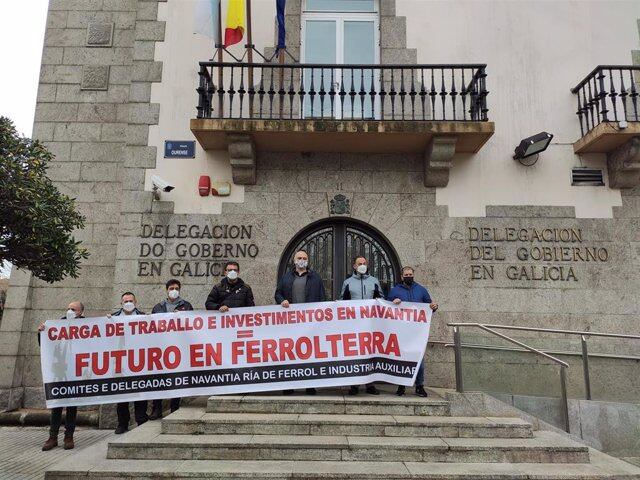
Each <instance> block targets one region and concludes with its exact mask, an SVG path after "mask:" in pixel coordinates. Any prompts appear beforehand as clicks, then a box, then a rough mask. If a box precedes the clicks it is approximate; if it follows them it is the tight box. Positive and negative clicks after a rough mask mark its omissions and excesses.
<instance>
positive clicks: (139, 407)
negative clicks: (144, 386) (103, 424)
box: [116, 400, 149, 427]
mask: <svg viewBox="0 0 640 480" xmlns="http://www.w3.org/2000/svg"><path fill="white" fill-rule="evenodd" d="M116 412H117V414H118V425H120V426H122V427H127V426H128V425H129V420H131V414H130V413H129V402H121V403H118V406H117V408H116ZM133 415H134V418H135V419H136V423H137V424H138V425H142V424H143V423H144V422H146V421H147V420H149V417H148V416H147V401H146V400H138V401H137V402H133Z"/></svg>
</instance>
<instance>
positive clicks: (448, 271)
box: [116, 153, 640, 396]
mask: <svg viewBox="0 0 640 480" xmlns="http://www.w3.org/2000/svg"><path fill="white" fill-rule="evenodd" d="M421 165H422V164H421V159H420V158H419V157H418V156H403V155H368V156H367V155H353V154H304V155H299V154H282V153H261V154H259V155H258V169H257V183H256V185H253V186H246V187H245V201H244V203H241V204H231V203H229V204H224V206H223V212H222V214H221V215H215V216H208V215H172V214H169V213H145V214H143V215H142V220H141V221H142V224H143V225H147V226H148V227H145V228H146V230H143V228H142V227H141V228H140V229H138V230H137V231H135V230H131V231H130V233H129V235H130V236H129V237H126V238H124V237H121V242H122V245H123V248H122V253H123V254H125V256H123V258H118V261H117V267H116V269H117V272H118V275H119V276H118V278H119V279H120V281H121V282H122V283H120V284H119V285H118V288H119V290H125V289H135V290H136V292H137V293H138V294H139V296H140V298H141V300H142V302H143V305H144V307H145V308H147V309H148V308H150V307H151V305H152V304H153V303H154V302H156V301H157V300H158V299H159V298H161V296H162V295H163V286H162V281H163V280H164V279H166V278H168V277H172V276H178V278H180V279H181V280H182V281H183V283H184V287H183V294H184V296H185V297H186V298H187V299H189V300H190V301H191V302H192V303H193V304H194V306H196V308H202V307H203V305H204V300H205V298H206V294H207V293H208V290H209V289H210V288H211V285H212V284H213V283H214V282H215V281H217V278H215V277H211V276H208V277H207V276H196V275H200V274H202V273H203V272H204V271H205V270H206V264H207V262H215V261H216V259H215V258H211V257H207V256H206V255H205V256H202V254H200V256H191V255H189V254H188V253H186V254H185V252H188V247H189V245H192V244H194V245H196V250H198V251H199V252H202V251H203V250H202V248H201V246H202V245H205V244H212V243H225V242H232V243H233V242H236V241H241V242H245V243H248V244H255V245H256V246H257V249H258V252H259V253H258V254H257V256H255V258H249V257H239V258H238V259H239V260H240V264H241V276H242V277H243V278H244V279H245V280H246V281H247V282H248V283H250V284H251V285H252V287H253V289H254V291H255V294H256V300H257V302H258V303H262V304H267V303H272V302H273V291H274V288H275V283H276V276H277V268H278V263H279V261H280V257H281V254H282V252H283V250H284V248H285V246H286V245H287V243H288V242H289V241H290V240H291V239H292V238H293V237H294V236H295V235H296V234H297V233H298V232H299V231H300V230H302V229H303V228H305V227H306V226H307V225H309V224H310V223H312V222H314V221H317V220H321V219H324V218H327V217H330V213H329V202H330V200H331V199H332V198H333V197H334V196H335V195H336V194H338V193H339V194H342V195H344V196H345V197H346V198H347V199H348V200H349V203H350V206H351V211H350V215H349V216H350V217H351V218H354V219H357V220H360V221H363V222H366V223H368V224H370V225H371V226H373V227H374V228H376V229H378V230H379V231H381V232H382V233H383V234H384V235H385V236H386V237H387V238H388V239H389V241H390V242H391V244H392V245H393V246H394V247H395V249H396V251H397V252H398V255H399V257H400V261H401V263H402V264H408V265H415V266H416V277H417V279H418V281H419V282H421V283H424V284H425V285H427V286H428V287H429V289H430V291H431V293H432V294H433V297H434V298H435V299H436V300H437V301H438V302H439V303H440V305H441V308H440V311H439V312H438V314H437V315H436V316H435V320H434V324H433V327H432V328H433V329H432V337H431V338H432V340H434V341H451V339H452V337H451V330H450V328H449V327H447V325H446V324H447V322H483V323H495V324H507V325H525V326H539V327H547V328H565V329H573V330H591V331H604V332H623V333H637V332H638V320H639V319H640V318H639V314H640V310H639V305H638V301H637V299H638V297H637V292H638V291H640V278H639V276H638V275H637V268H638V264H639V262H640V249H639V248H640V229H639V227H640V205H639V204H638V201H637V200H638V198H639V196H638V191H637V189H636V190H633V191H629V192H626V193H625V196H624V202H623V205H622V207H619V208H617V209H616V211H615V217H614V218H613V219H581V218H576V217H575V213H574V210H573V208H570V207H526V206H502V207H501V206H494V207H489V208H488V209H487V216H486V217H484V218H464V217H459V218H451V217H449V216H448V214H447V208H446V207H442V206H438V205H436V203H435V189H429V188H425V187H424V185H423V184H422V173H421ZM158 225H159V226H162V227H156V228H160V229H158V230H156V233H157V235H151V233H150V232H151V231H152V228H153V227H152V226H158ZM179 225H187V226H189V225H197V226H199V229H200V230H202V229H203V228H204V226H206V225H208V226H209V228H213V227H214V226H225V225H232V226H245V227H250V228H251V237H250V238H245V239H242V240H234V239H228V238H227V239H224V238H223V239H217V240H216V239H214V240H212V239H206V238H205V239H188V238H187V239H185V238H182V239H180V238H175V236H176V232H178V229H179ZM167 226H168V229H169V230H168V231H167V230H165V228H167ZM514 232H515V233H514ZM519 232H520V233H519ZM512 235H515V236H513V237H511V238H507V237H509V236H512ZM518 235H520V237H518ZM525 235H526V237H525ZM154 236H155V237H157V238H153V237H154ZM167 237H174V238H167ZM142 245H145V246H142ZM179 245H181V246H179ZM185 245H186V247H185ZM199 246H200V247H199ZM141 249H142V250H141ZM154 249H155V250H156V253H158V255H154V254H153V252H152V250H154ZM545 249H546V250H545ZM563 249H564V250H563ZM150 251H151V253H149V254H147V252H150ZM194 251H195V250H194ZM141 252H144V253H145V255H144V256H141V255H140V254H141ZM545 255H547V256H548V255H552V256H551V257H545ZM218 260H219V259H218ZM141 263H142V264H143V267H141ZM187 263H190V264H191V267H190V269H189V271H188V272H187V273H186V274H184V275H182V274H183V273H184V271H185V265H186V264H187ZM151 264H153V265H155V267H154V268H155V270H154V269H153V268H152V267H151ZM196 264H200V267H195V265H196ZM141 268H142V269H141ZM197 268H200V270H197ZM523 269H524V270H523ZM158 272H160V274H158ZM545 272H546V273H545ZM141 273H142V275H141ZM513 335H514V336H516V337H517V338H521V339H526V341H527V342H529V343H531V344H532V345H533V346H536V347H543V348H554V349H556V350H571V351H576V352H579V351H580V344H579V338H575V339H571V338H558V337H556V336H546V337H545V336H540V335H539V334H528V335H527V334H519V335H518V334H513ZM465 338H466V339H468V340H469V341H471V340H474V341H481V342H486V341H487V339H486V338H483V337H482V336H478V335H477V333H475V334H474V337H473V338H471V337H469V336H467V337H465ZM493 343H496V342H495V340H494V341H493ZM498 345H502V346H505V345H506V344H504V343H498ZM590 345H591V348H592V350H591V351H592V352H593V353H614V352H617V353H628V354H634V353H635V352H636V351H637V343H636V344H634V343H633V342H624V341H619V342H615V343H614V342H611V341H600V342H598V341H597V339H591V340H590ZM474 355H475V360H474V363H475V364H476V367H477V368H475V369H470V370H469V371H468V372H466V373H467V375H476V376H478V377H480V378H482V377H485V378H486V377H488V378H489V379H491V375H492V374H493V375H495V374H496V372H497V371H498V366H499V365H502V364H506V363H509V366H510V367H512V366H513V363H516V364H520V367H519V368H518V369H514V368H502V369H500V370H499V371H500V374H499V375H500V379H501V380H502V381H503V383H506V384H509V383H511V384H513V385H516V386H518V385H519V384H529V383H530V382H532V379H535V378H537V379H538V381H536V382H533V383H535V384H537V385H541V388H542V387H545V386H548V385H549V386H550V387H549V388H555V385H556V380H555V376H557V370H556V367H552V366H549V365H542V364H540V362H539V361H538V359H536V358H528V357H527V356H526V355H524V356H523V355H516V356H515V357H514V358H509V359H507V358H506V357H499V356H496V355H493V356H491V355H486V354H482V355H479V354H477V353H475V354H474ZM507 360H508V362H507ZM452 361H453V358H452V351H451V349H448V348H445V347H443V346H441V345H435V346H433V347H430V348H429V349H428V362H429V367H428V378H429V380H428V381H429V383H430V384H431V385H438V386H452V385H453V382H454V375H453V365H452ZM599 362H600V361H599V360H592V367H593V368H594V374H593V375H594V376H595V375H597V376H598V377H599V381H601V383H598V384H597V386H596V387H594V388H597V389H598V391H607V389H609V388H610V387H611V386H612V384H614V383H620V382H627V385H628V386H629V388H631V387H632V386H634V388H635V383H634V382H635V381H634V380H629V378H633V375H635V373H634V368H635V364H634V363H633V362H627V363H626V364H625V365H623V366H619V365H616V366H615V367H614V366H613V364H605V363H602V362H600V363H599ZM571 363H572V364H573V367H574V368H572V369H571V373H570V376H569V389H570V392H571V394H573V395H577V396H580V395H581V394H582V373H581V368H580V364H579V362H578V361H576V362H574V361H573V360H572V361H571ZM636 373H637V372H636ZM636 376H637V375H636ZM523 378H525V379H526V381H524V382H523V381H522V379H523ZM604 380H606V381H604ZM594 385H596V382H595V380H594ZM543 393H544V392H543Z"/></svg>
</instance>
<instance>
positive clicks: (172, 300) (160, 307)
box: [149, 278, 193, 420]
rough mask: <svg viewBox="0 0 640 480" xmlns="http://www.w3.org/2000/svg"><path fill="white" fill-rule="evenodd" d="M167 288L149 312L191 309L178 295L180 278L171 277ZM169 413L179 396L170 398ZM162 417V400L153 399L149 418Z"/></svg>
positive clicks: (178, 401)
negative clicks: (164, 295)
mask: <svg viewBox="0 0 640 480" xmlns="http://www.w3.org/2000/svg"><path fill="white" fill-rule="evenodd" d="M165 288H166V290H167V298H165V299H164V300H163V301H161V302H160V303H156V305H155V306H154V307H153V310H151V313H171V312H185V311H191V310H193V307H192V306H191V304H190V303H189V302H187V301H186V300H185V299H183V298H181V297H180V288H182V284H181V283H180V280H176V279H175V278H172V279H171V280H169V281H168V282H167V283H166V284H165ZM169 407H170V408H171V413H173V412H175V411H176V410H178V409H179V408H180V398H172V399H171V401H170V402H169ZM159 418H162V400H154V401H153V403H152V406H151V415H149V420H158V419H159Z"/></svg>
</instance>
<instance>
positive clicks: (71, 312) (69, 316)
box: [67, 309, 76, 320]
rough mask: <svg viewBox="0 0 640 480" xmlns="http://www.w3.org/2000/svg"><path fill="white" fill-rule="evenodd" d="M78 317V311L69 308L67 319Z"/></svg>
mask: <svg viewBox="0 0 640 480" xmlns="http://www.w3.org/2000/svg"><path fill="white" fill-rule="evenodd" d="M74 318H76V312H75V311H74V310H71V309H69V310H67V320H73V319H74Z"/></svg>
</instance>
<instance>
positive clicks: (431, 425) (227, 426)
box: [162, 408, 533, 438]
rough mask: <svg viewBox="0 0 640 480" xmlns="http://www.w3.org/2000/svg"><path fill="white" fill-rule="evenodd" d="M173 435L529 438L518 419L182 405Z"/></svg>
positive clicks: (167, 425)
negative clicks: (210, 409)
mask: <svg viewBox="0 0 640 480" xmlns="http://www.w3.org/2000/svg"><path fill="white" fill-rule="evenodd" d="M162 433H163V434H172V435H185V434H186V435H193V434H200V435H202V434H204V435H214V434H224V435H234V434H236V435H238V434H250V435H261V434H262V435H350V436H377V437H444V438H455V437H465V438H472V437H473V438H529V437H531V436H532V435H533V430H532V427H531V424H530V423H527V422H525V421H523V420H521V419H519V418H498V417H445V416H417V415H414V416H404V415H338V414H297V413H205V412H203V411H202V409H199V408H181V409H180V410H178V411H177V412H175V413H173V414H171V415H169V416H168V417H166V418H164V419H163V420H162Z"/></svg>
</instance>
